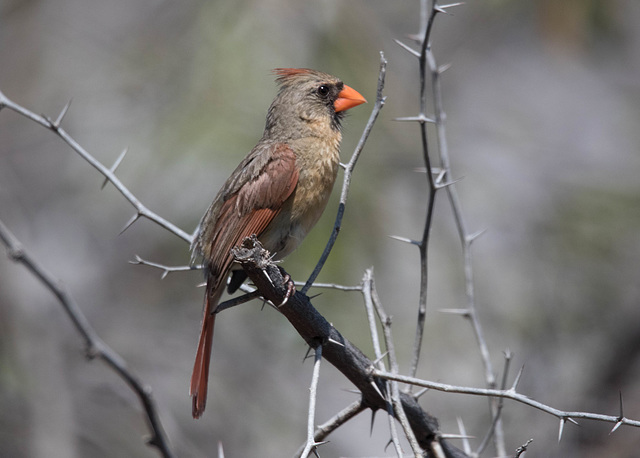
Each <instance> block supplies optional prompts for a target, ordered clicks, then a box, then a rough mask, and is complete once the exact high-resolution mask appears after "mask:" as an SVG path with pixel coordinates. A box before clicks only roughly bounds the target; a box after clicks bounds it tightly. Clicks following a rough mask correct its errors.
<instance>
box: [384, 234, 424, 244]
mask: <svg viewBox="0 0 640 458" xmlns="http://www.w3.org/2000/svg"><path fill="white" fill-rule="evenodd" d="M389 237H391V238H392V239H394V240H398V241H399V242H405V243H410V244H411V245H417V246H420V242H419V241H418V240H412V239H408V238H406V237H400V236H398V235H390V236H389Z"/></svg>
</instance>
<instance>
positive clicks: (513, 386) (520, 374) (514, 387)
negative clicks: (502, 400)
mask: <svg viewBox="0 0 640 458" xmlns="http://www.w3.org/2000/svg"><path fill="white" fill-rule="evenodd" d="M522 371H524V364H523V365H522V367H521V368H520V370H519V371H518V373H517V374H516V379H515V380H514V381H513V385H511V389H512V390H513V391H516V390H517V389H518V383H520V377H521V376H522Z"/></svg>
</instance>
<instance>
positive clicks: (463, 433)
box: [457, 417, 471, 455]
mask: <svg viewBox="0 0 640 458" xmlns="http://www.w3.org/2000/svg"><path fill="white" fill-rule="evenodd" d="M457 421H458V429H459V430H460V435H461V436H466V435H467V429H466V428H465V427H464V422H463V421H462V418H460V417H458V418H457ZM462 446H463V448H464V452H465V453H466V454H467V455H471V444H470V443H469V440H468V439H466V438H465V439H462Z"/></svg>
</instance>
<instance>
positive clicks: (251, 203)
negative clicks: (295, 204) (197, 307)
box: [203, 143, 298, 287]
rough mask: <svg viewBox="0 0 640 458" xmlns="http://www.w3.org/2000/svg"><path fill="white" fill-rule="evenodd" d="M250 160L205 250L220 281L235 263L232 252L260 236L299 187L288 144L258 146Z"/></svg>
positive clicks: (232, 182) (236, 177) (232, 185)
mask: <svg viewBox="0 0 640 458" xmlns="http://www.w3.org/2000/svg"><path fill="white" fill-rule="evenodd" d="M249 158H253V160H249V161H247V162H246V163H245V164H242V165H243V167H242V169H240V170H238V169H236V171H235V172H234V174H233V175H232V177H231V178H230V179H229V181H228V185H230V186H229V187H230V188H231V189H230V191H231V194H230V195H229V196H227V198H226V199H225V200H224V202H223V203H222V205H221V206H220V208H219V211H218V212H217V213H218V214H217V218H216V221H215V224H214V226H213V231H211V235H212V237H211V239H210V240H207V241H205V243H207V245H208V246H204V247H203V248H204V249H203V252H204V253H205V263H206V264H207V267H208V269H209V274H210V275H212V276H213V277H223V278H219V281H223V280H224V277H226V273H227V271H228V269H229V267H230V266H231V263H232V261H233V256H232V255H231V249H232V248H233V247H235V246H237V245H239V244H240V243H241V242H242V240H244V238H245V237H249V236H250V235H253V234H256V235H260V234H261V233H262V231H264V229H265V228H266V227H267V226H268V225H269V223H270V222H271V221H272V220H273V218H274V217H275V216H276V215H277V214H278V213H279V212H280V209H281V208H282V204H283V203H284V201H285V200H287V198H288V197H289V196H290V195H291V193H292V192H293V190H294V189H295V187H296V184H297V183H298V170H297V168H296V156H295V154H294V152H293V151H292V150H291V148H289V147H288V146H287V145H286V144H283V143H270V144H267V145H264V146H258V147H256V149H254V151H252V154H251V155H250V156H249V157H248V159H249ZM226 187H227V186H225V188H226ZM234 188H235V189H234ZM234 191H235V192H234ZM207 255H208V256H207ZM212 286H214V285H212ZM215 286H216V287H217V286H218V285H215Z"/></svg>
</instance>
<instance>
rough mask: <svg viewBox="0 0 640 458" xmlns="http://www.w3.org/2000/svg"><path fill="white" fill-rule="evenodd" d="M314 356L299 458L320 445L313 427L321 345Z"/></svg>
mask: <svg viewBox="0 0 640 458" xmlns="http://www.w3.org/2000/svg"><path fill="white" fill-rule="evenodd" d="M315 352H316V356H315V360H314V363H313V375H312V377H311V386H310V387H309V415H308V417H307V443H306V444H305V447H304V450H302V454H301V455H300V456H301V458H307V457H308V456H309V454H310V453H311V452H312V451H313V450H315V448H316V447H317V446H318V445H320V444H319V443H317V442H316V441H315V435H314V429H315V420H316V399H317V395H318V380H319V379H320V362H321V361H322V345H318V346H316V348H315Z"/></svg>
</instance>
